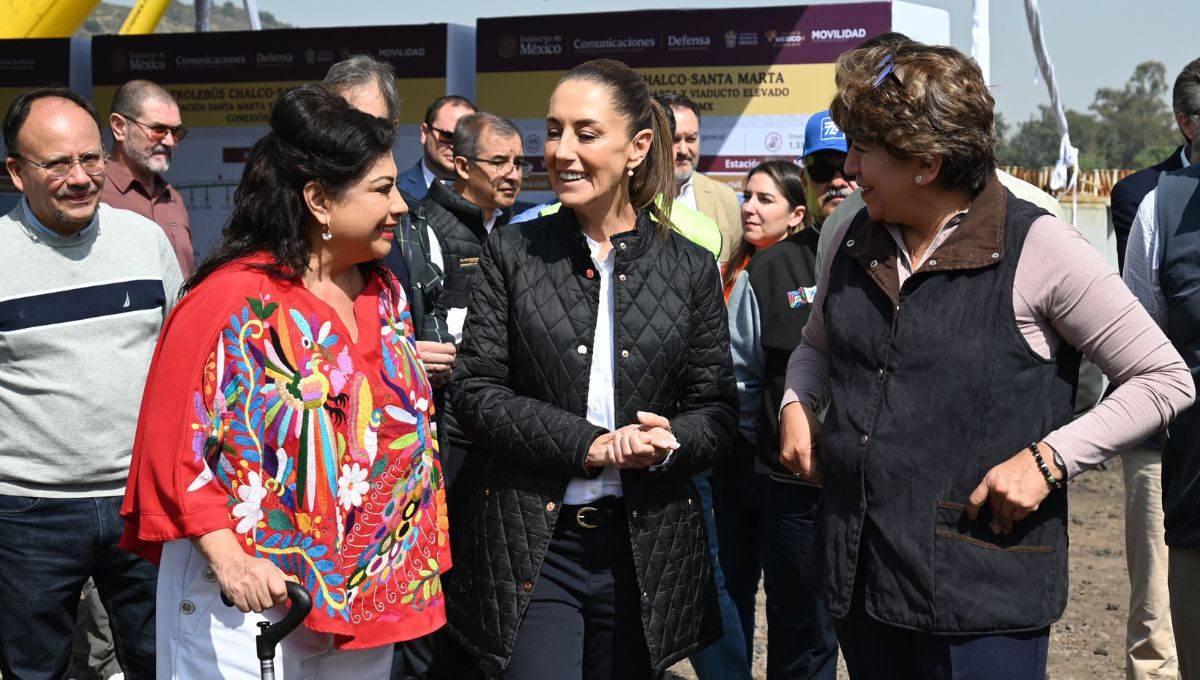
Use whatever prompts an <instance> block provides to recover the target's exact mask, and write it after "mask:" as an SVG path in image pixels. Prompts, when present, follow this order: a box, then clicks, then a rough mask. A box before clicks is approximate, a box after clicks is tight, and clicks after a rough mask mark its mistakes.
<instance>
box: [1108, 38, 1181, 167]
mask: <svg viewBox="0 0 1200 680" xmlns="http://www.w3.org/2000/svg"><path fill="white" fill-rule="evenodd" d="M1168 92H1170V86H1169V85H1168V84H1167V67H1166V66H1164V65H1163V64H1162V63H1160V62H1157V61H1147V62H1143V63H1141V64H1138V66H1137V68H1136V69H1134V71H1133V77H1131V78H1130V79H1129V81H1128V82H1127V83H1125V87H1124V88H1123V89H1120V90H1118V89H1114V88H1107V87H1104V88H1100V89H1099V90H1097V91H1096V99H1095V101H1094V102H1093V103H1092V105H1091V107H1090V108H1091V109H1092V111H1095V112H1096V116H1097V117H1098V118H1099V120H1100V121H1101V122H1102V123H1103V125H1104V126H1105V127H1106V128H1107V130H1106V132H1107V133H1108V136H1107V140H1106V145H1107V147H1108V157H1109V162H1110V163H1113V165H1112V166H1111V167H1125V168H1128V167H1134V164H1133V161H1134V158H1135V157H1136V156H1137V155H1138V153H1139V152H1141V151H1142V150H1143V149H1145V148H1147V147H1150V146H1156V145H1167V144H1171V143H1172V142H1173V141H1174V139H1175V137H1176V133H1175V120H1174V116H1173V115H1172V113H1171V107H1170V105H1169V104H1168V103H1167V94H1168Z"/></svg>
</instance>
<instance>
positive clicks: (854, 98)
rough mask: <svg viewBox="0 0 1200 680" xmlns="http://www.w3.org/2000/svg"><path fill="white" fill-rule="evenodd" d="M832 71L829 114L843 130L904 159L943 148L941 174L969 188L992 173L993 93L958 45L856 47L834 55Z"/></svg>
mask: <svg viewBox="0 0 1200 680" xmlns="http://www.w3.org/2000/svg"><path fill="white" fill-rule="evenodd" d="M889 59H890V62H889ZM889 67H890V69H891V72H890V73H889V72H888V68H889ZM835 79H836V83H837V94H835V95H834V98H833V102H832V103H831V104H830V105H829V114H830V116H831V117H832V118H833V121H834V122H835V123H837V125H838V127H840V128H841V129H842V131H843V132H845V133H846V136H847V138H849V139H851V140H861V141H864V142H868V143H871V144H879V145H881V146H883V147H884V148H885V149H887V151H888V153H890V154H892V155H893V156H895V157H897V158H902V159H908V158H919V159H922V160H931V159H932V158H933V157H934V156H941V157H942V167H941V171H940V172H939V173H938V182H940V183H941V184H942V186H944V187H946V188H947V189H950V190H962V191H966V192H967V193H969V194H971V196H976V195H978V194H979V192H981V191H983V188H984V186H986V185H987V183H988V181H990V180H991V178H992V177H994V176H995V174H996V128H995V116H994V113H993V109H994V107H995V100H993V99H992V95H991V93H990V92H988V88H987V84H986V83H985V82H984V80H983V73H982V72H981V71H980V70H979V66H978V64H976V63H975V61H974V60H972V59H971V58H970V57H968V56H966V55H965V54H963V53H962V52H959V51H958V50H956V49H954V48H952V47H944V46H940V45H923V44H920V43H908V44H903V45H900V46H898V47H896V46H892V47H889V46H887V45H878V46H875V47H871V48H866V49H863V48H859V49H855V50H850V51H849V52H846V53H844V54H842V56H841V57H839V58H838V61H837V70H836V74H835Z"/></svg>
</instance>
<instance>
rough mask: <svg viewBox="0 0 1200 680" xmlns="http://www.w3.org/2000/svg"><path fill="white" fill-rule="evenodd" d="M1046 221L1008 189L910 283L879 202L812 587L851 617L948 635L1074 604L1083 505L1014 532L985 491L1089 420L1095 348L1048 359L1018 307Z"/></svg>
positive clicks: (839, 393) (843, 366)
mask: <svg viewBox="0 0 1200 680" xmlns="http://www.w3.org/2000/svg"><path fill="white" fill-rule="evenodd" d="M1044 214H1046V213H1045V212H1044V211H1043V210H1041V209H1040V208H1037V207H1036V206H1034V205H1032V204H1031V203H1028V202H1026V201H1022V200H1019V199H1017V198H1015V197H1014V196H1013V195H1012V194H1011V193H1009V192H1008V191H1007V190H1006V189H1004V187H1003V186H1002V185H1001V184H1000V183H999V181H998V180H993V181H992V182H991V183H990V184H989V185H988V186H987V187H986V188H985V189H984V191H983V193H981V194H980V195H979V196H978V197H977V198H976V200H975V202H974V203H973V204H972V207H971V210H970V212H968V213H967V215H966V217H965V218H964V219H963V221H962V222H961V224H960V225H959V227H958V228H957V229H956V230H955V232H954V233H953V234H951V235H950V236H949V237H948V238H947V240H946V241H945V243H943V244H942V245H941V246H940V247H939V248H938V249H937V250H936V251H934V253H933V254H932V255H931V257H930V259H928V260H927V261H926V262H925V263H923V264H922V266H921V267H920V269H918V270H917V271H916V272H915V273H914V274H913V275H912V276H911V277H910V278H909V279H908V280H907V281H906V282H905V283H904V286H903V287H899V286H898V277H897V270H896V266H897V263H896V252H895V251H896V246H895V242H894V241H893V240H892V238H891V236H890V235H889V234H888V233H887V231H886V229H885V228H884V227H883V225H882V224H880V223H879V222H875V221H873V220H871V219H870V218H869V217H868V216H867V214H866V210H863V211H862V212H861V213H860V214H859V215H858V217H857V218H856V220H855V223H854V224H853V225H852V226H851V227H850V229H849V230H848V232H847V236H846V239H845V241H844V242H843V243H842V245H841V247H840V248H839V249H838V251H837V252H836V253H835V255H834V257H835V259H834V262H833V264H832V270H831V272H830V277H829V280H828V281H827V282H826V284H825V285H826V290H827V291H828V292H827V297H826V298H825V306H824V314H825V324H826V330H827V333H828V341H829V356H830V379H831V384H832V395H831V396H832V404H831V406H830V409H829V412H828V414H827V415H826V418H825V426H824V436H823V440H822V445H821V450H822V456H823V459H822V460H823V468H824V472H825V486H824V495H823V500H822V508H821V513H820V518H819V521H818V525H817V531H816V536H815V538H814V542H813V548H812V550H811V552H810V559H809V560H808V561H807V562H806V565H805V577H806V580H807V581H808V582H809V583H810V584H811V585H812V586H813V587H814V589H815V590H816V592H818V593H819V594H821V595H822V596H823V597H824V599H825V600H826V602H827V603H828V605H829V609H830V611H831V613H832V614H833V615H834V616H835V617H843V616H846V615H847V614H848V613H849V610H850V604H851V599H852V597H853V596H854V594H855V588H856V587H857V588H862V589H863V590H862V596H863V602H864V606H865V611H866V613H867V615H868V616H871V617H872V618H874V619H877V620H879V621H882V622H884V623H887V624H890V625H895V626H899V627H903V628H908V629H913V630H919V631H925V632H932V633H947V634H968V633H998V632H1013V631H1022V630H1036V629H1040V628H1043V627H1045V626H1047V625H1049V624H1050V623H1051V622H1053V621H1054V620H1056V619H1057V618H1058V617H1059V616H1060V615H1061V614H1062V611H1063V608H1064V606H1065V604H1066V596H1067V533H1066V518H1067V495H1066V491H1065V489H1064V490H1058V491H1054V492H1052V493H1051V494H1050V495H1049V497H1047V498H1046V499H1045V501H1044V502H1043V503H1042V505H1041V507H1040V508H1039V509H1038V510H1037V511H1036V512H1034V513H1033V514H1031V515H1029V516H1028V517H1027V518H1026V519H1024V520H1022V521H1021V522H1018V523H1017V524H1016V526H1015V527H1014V530H1013V533H1012V534H1010V535H1008V536H999V535H994V534H992V532H991V530H990V529H989V528H988V522H989V519H990V517H991V514H990V511H989V508H988V506H986V505H985V506H984V508H983V510H982V511H981V512H980V515H979V517H978V519H976V520H975V521H971V520H969V519H968V518H967V514H966V512H965V506H966V503H967V498H968V497H969V496H970V494H971V492H972V491H973V490H974V489H975V487H976V486H977V485H978V484H979V483H980V481H982V480H983V477H984V475H985V474H986V473H987V472H988V470H989V469H991V468H992V467H993V466H995V465H996V464H998V463H1001V462H1003V461H1005V460H1007V459H1008V458H1010V457H1012V456H1013V455H1014V454H1016V453H1017V452H1018V451H1020V450H1022V449H1023V448H1025V447H1027V446H1028V445H1029V444H1030V442H1034V441H1038V440H1040V439H1041V438H1042V437H1043V436H1045V435H1046V434H1047V433H1049V432H1051V431H1053V430H1054V429H1056V428H1058V427H1059V426H1061V425H1063V424H1065V423H1066V422H1068V421H1069V420H1070V419H1071V417H1072V410H1073V409H1072V400H1073V397H1074V392H1075V385H1076V381H1077V379H1078V372H1079V354H1078V352H1076V351H1075V350H1073V349H1072V348H1071V347H1068V346H1063V347H1062V348H1061V349H1060V350H1059V352H1058V356H1057V357H1056V358H1055V359H1054V360H1049V361H1048V360H1046V359H1043V358H1041V357H1040V356H1038V355H1037V354H1035V353H1034V352H1033V351H1032V350H1031V349H1030V348H1029V346H1028V345H1027V344H1026V342H1025V340H1024V338H1023V337H1022V336H1021V334H1020V332H1019V331H1018V328H1017V324H1016V319H1015V317H1014V314H1013V297H1012V296H1013V292H1012V290H1013V277H1014V274H1015V272H1016V269H1017V262H1018V261H1019V260H1020V257H1021V249H1022V246H1023V245H1024V242H1025V237H1026V235H1027V234H1028V233H1029V227H1030V225H1031V224H1032V223H1033V221H1034V220H1035V219H1037V218H1038V217H1040V216H1042V215H1044Z"/></svg>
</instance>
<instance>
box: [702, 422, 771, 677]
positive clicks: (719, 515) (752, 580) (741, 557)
mask: <svg viewBox="0 0 1200 680" xmlns="http://www.w3.org/2000/svg"><path fill="white" fill-rule="evenodd" d="M753 446H754V445H753V444H751V443H749V442H747V441H746V440H745V439H743V438H742V437H740V436H739V437H738V438H737V441H736V442H735V444H734V448H733V449H732V450H731V451H730V452H729V453H727V454H726V455H723V456H721V458H720V460H718V461H717V465H716V467H714V468H713V475H712V492H713V515H714V518H715V520H716V524H717V543H718V544H719V554H720V558H721V569H722V570H723V571H724V572H725V590H726V592H728V593H729V597H730V598H732V599H733V603H734V605H736V606H737V610H738V616H739V618H740V619H741V622H742V636H743V639H744V640H745V641H746V658H747V659H750V660H753V659H754V610H755V606H756V602H757V598H758V583H759V581H760V580H761V578H762V574H763V560H762V553H763V551H764V548H765V547H766V546H768V545H770V544H769V543H767V542H766V540H765V530H766V509H767V502H766V501H767V475H765V474H756V473H755V471H754V460H755V451H754V449H753Z"/></svg>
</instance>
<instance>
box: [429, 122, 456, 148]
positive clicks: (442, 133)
mask: <svg viewBox="0 0 1200 680" xmlns="http://www.w3.org/2000/svg"><path fill="white" fill-rule="evenodd" d="M429 129H430V131H432V132H433V135H434V136H435V137H437V139H438V141H439V142H442V143H443V144H451V143H453V142H454V133H453V132H450V131H449V130H443V129H441V128H436V127H434V126H432V125H430V126H429Z"/></svg>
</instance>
